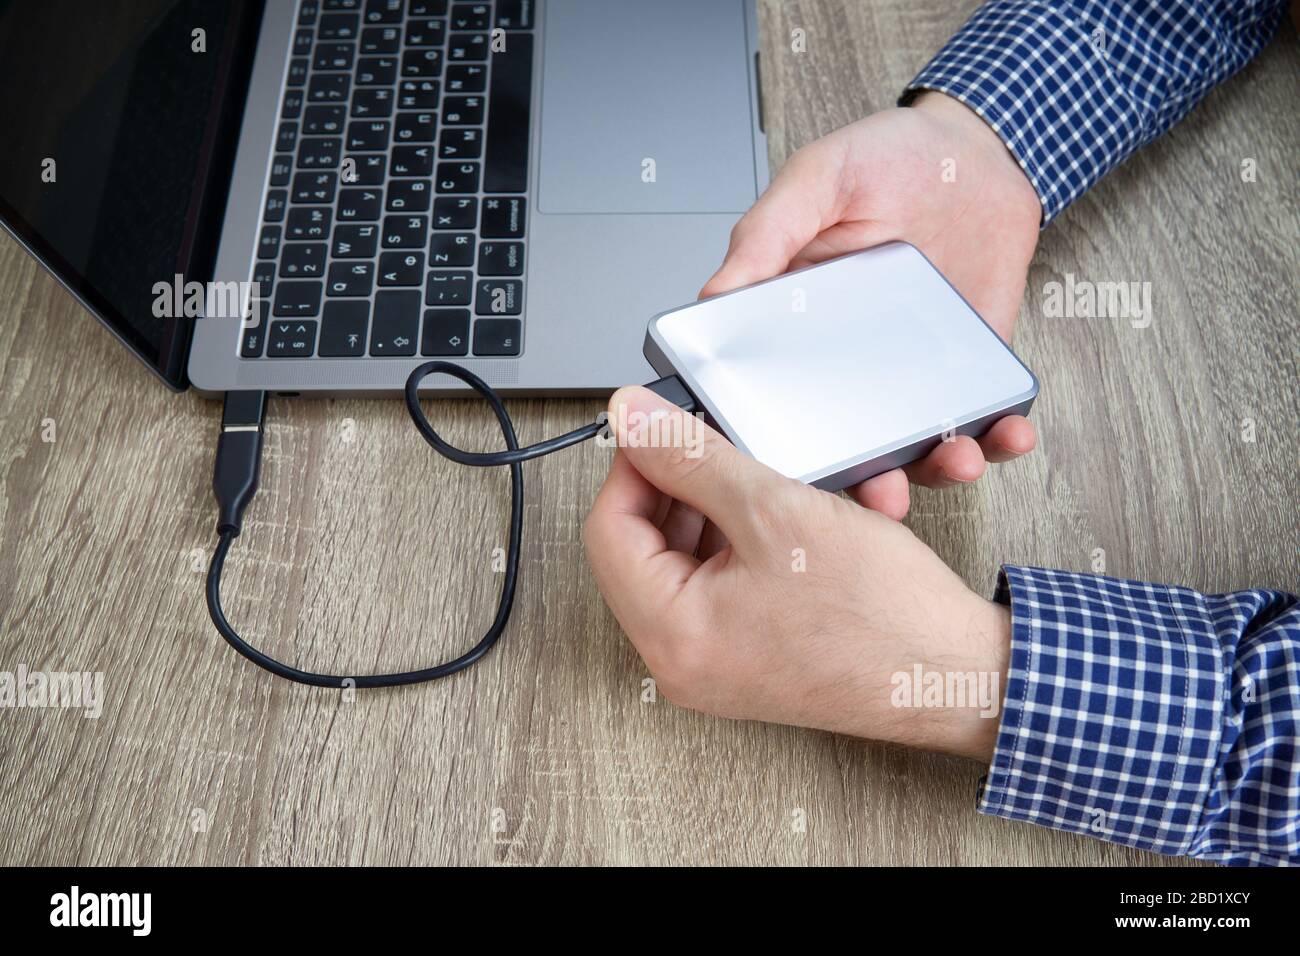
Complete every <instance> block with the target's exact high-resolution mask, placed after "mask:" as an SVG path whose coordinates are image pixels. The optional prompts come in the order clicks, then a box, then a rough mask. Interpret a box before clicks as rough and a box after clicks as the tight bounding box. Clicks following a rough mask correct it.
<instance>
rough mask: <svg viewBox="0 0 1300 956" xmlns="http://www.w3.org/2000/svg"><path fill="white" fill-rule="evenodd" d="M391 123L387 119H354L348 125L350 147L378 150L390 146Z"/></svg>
mask: <svg viewBox="0 0 1300 956" xmlns="http://www.w3.org/2000/svg"><path fill="white" fill-rule="evenodd" d="M388 129H389V124H388V122H387V121H385V120H362V121H360V122H358V121H356V120H353V121H352V122H351V123H350V124H349V125H348V149H350V150H356V151H358V152H362V153H367V152H377V151H379V150H385V149H387V148H388Z"/></svg>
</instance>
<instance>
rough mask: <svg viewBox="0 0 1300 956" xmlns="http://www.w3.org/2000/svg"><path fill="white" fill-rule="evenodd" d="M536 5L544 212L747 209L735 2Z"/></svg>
mask: <svg viewBox="0 0 1300 956" xmlns="http://www.w3.org/2000/svg"><path fill="white" fill-rule="evenodd" d="M543 9H544V10H545V16H546V22H545V54H544V58H543V61H542V63H543V65H542V69H543V77H542V121H541V160H540V166H539V169H540V191H539V196H538V207H539V209H540V210H541V211H542V212H544V213H611V212H623V213H639V212H678V213H706V212H719V213H722V212H725V213H739V212H744V211H745V210H746V209H748V208H749V206H750V205H751V204H752V203H753V201H754V199H755V198H756V185H755V176H754V139H753V123H752V122H751V119H750V117H751V116H752V112H753V107H752V105H751V99H750V89H749V87H750V74H749V63H748V62H747V61H748V57H747V54H746V43H745V12H744V6H743V0H710V2H707V3H703V2H700V0H654V2H645V0H550V2H549V3H547V4H546V5H545V7H544V8H543Z"/></svg>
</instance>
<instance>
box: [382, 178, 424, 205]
mask: <svg viewBox="0 0 1300 956" xmlns="http://www.w3.org/2000/svg"><path fill="white" fill-rule="evenodd" d="M428 209H429V184H428V183H427V182H426V181H425V180H423V179H393V180H390V181H389V183H388V211H389V212H427V211H428Z"/></svg>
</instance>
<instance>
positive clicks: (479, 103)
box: [442, 96, 483, 126]
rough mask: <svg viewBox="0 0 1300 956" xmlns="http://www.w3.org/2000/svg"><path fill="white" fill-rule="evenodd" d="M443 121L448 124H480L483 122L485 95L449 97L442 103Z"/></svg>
mask: <svg viewBox="0 0 1300 956" xmlns="http://www.w3.org/2000/svg"><path fill="white" fill-rule="evenodd" d="M442 121H443V122H444V123H446V124H447V125H448V126H478V125H479V124H480V123H482V122H483V97H481V96H449V97H447V99H446V100H444V101H443V104H442Z"/></svg>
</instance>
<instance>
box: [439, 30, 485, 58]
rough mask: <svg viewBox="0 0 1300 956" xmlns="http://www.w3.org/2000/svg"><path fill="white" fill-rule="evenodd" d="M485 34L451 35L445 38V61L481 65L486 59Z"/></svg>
mask: <svg viewBox="0 0 1300 956" xmlns="http://www.w3.org/2000/svg"><path fill="white" fill-rule="evenodd" d="M487 51H488V35H487V34H486V33H453V34H451V35H450V36H449V37H448V38H447V59H448V60H449V61H450V62H452V63H457V62H462V61H463V62H466V63H470V62H473V63H481V62H482V61H483V60H486V59H487Z"/></svg>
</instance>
